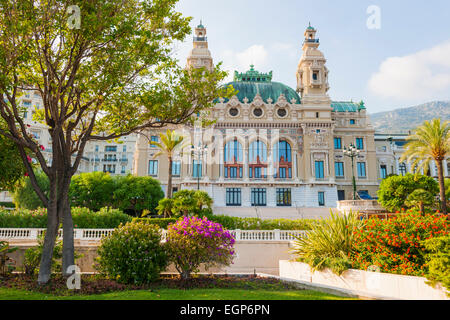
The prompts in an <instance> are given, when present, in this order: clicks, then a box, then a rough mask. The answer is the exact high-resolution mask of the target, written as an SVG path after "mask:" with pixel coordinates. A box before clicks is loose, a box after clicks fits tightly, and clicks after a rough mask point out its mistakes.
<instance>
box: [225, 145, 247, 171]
mask: <svg viewBox="0 0 450 320" xmlns="http://www.w3.org/2000/svg"><path fill="white" fill-rule="evenodd" d="M224 154H225V155H224V157H225V159H224V160H225V166H224V171H225V172H224V174H225V178H230V179H236V178H242V176H243V158H244V156H243V151H242V144H241V143H240V142H239V141H238V140H237V139H235V140H233V141H229V142H228V143H227V144H226V145H225V150H224Z"/></svg>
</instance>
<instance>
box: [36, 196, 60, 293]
mask: <svg viewBox="0 0 450 320" xmlns="http://www.w3.org/2000/svg"><path fill="white" fill-rule="evenodd" d="M56 198H57V196H56V188H54V189H53V190H51V191H50V201H49V206H48V208H47V231H46V232H45V239H44V245H43V249H42V256H41V263H40V267H39V276H38V283H39V284H40V285H43V284H46V283H48V282H49V281H50V277H51V275H52V259H53V250H54V248H55V242H56V239H57V237H58V230H59V220H60V217H59V215H58V202H57V201H56Z"/></svg>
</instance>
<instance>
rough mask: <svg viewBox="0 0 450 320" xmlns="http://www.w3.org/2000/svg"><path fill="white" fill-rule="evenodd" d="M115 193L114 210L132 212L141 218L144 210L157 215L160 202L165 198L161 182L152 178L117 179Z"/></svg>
mask: <svg viewBox="0 0 450 320" xmlns="http://www.w3.org/2000/svg"><path fill="white" fill-rule="evenodd" d="M116 179H117V180H116V189H115V191H114V208H117V209H120V210H122V211H131V212H134V213H135V215H137V216H140V215H141V214H142V212H143V211H144V210H149V211H150V212H152V213H155V212H156V210H155V208H156V207H157V206H158V202H159V200H161V199H162V198H164V192H163V190H162V189H161V185H160V183H159V181H157V180H155V179H153V178H151V177H135V176H132V175H128V176H126V177H117V178H116Z"/></svg>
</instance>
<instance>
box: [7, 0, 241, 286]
mask: <svg viewBox="0 0 450 320" xmlns="http://www.w3.org/2000/svg"><path fill="white" fill-rule="evenodd" d="M176 3H177V0H125V1H123V0H111V1H91V0H79V1H76V5H77V7H76V8H78V9H79V10H75V11H74V9H73V6H71V5H72V3H70V2H67V1H65V0H64V1H63V0H52V1H40V2H36V1H32V0H23V1H10V0H4V1H0V30H1V32H0V96H1V97H4V99H0V116H1V117H2V118H3V119H4V120H5V122H6V125H7V128H6V129H0V134H1V135H3V136H5V137H6V138H8V139H10V140H11V141H13V142H14V143H15V145H16V147H17V148H18V150H19V153H20V157H21V159H22V163H23V164H24V166H25V168H26V171H27V173H28V174H29V176H30V181H31V184H32V186H33V188H34V189H35V191H36V193H37V195H38V197H39V198H40V200H41V201H42V203H43V204H44V206H46V207H47V210H48V225H47V232H46V237H45V240H44V249H43V254H42V259H41V265H40V269H39V277H38V282H39V283H41V284H43V283H47V282H48V281H49V280H50V275H51V258H52V253H53V247H54V245H55V241H56V237H57V233H58V227H59V224H60V222H61V221H62V224H63V230H64V236H63V258H62V271H63V274H66V270H67V267H68V266H71V265H73V264H74V239H73V220H72V216H71V211H70V205H69V186H70V182H71V178H72V176H73V175H74V174H75V173H76V172H77V169H78V167H79V164H80V161H81V160H82V157H83V155H84V150H85V147H86V144H87V143H88V142H89V141H95V140H102V141H111V140H114V139H118V138H120V137H123V136H127V135H129V134H132V133H137V132H141V131H142V130H145V129H147V128H161V127H164V126H165V125H167V124H171V125H177V124H182V123H185V122H188V121H191V120H192V117H193V115H196V114H197V113H202V112H203V111H204V110H209V109H210V108H211V107H212V106H213V101H214V99H215V98H218V97H225V98H227V97H229V94H231V93H234V92H233V89H232V88H222V87H221V86H220V82H221V81H222V80H223V79H224V78H225V77H226V72H223V71H221V70H220V67H219V66H217V67H216V68H215V69H214V70H212V71H211V72H209V71H207V70H206V69H204V68H200V69H189V70H186V69H183V68H180V67H178V66H177V64H176V62H175V61H174V60H173V59H172V58H171V57H172V48H173V43H174V42H175V41H182V40H183V39H184V38H185V37H186V36H187V35H188V34H189V33H190V28H189V21H190V18H185V17H183V16H182V14H181V13H179V12H176V11H175V6H176ZM69 6H70V8H69ZM77 11H79V15H78V12H77ZM78 22H79V23H78ZM26 90H29V91H34V92H35V93H36V94H39V95H40V96H41V97H42V99H43V106H42V108H41V109H40V110H39V111H38V112H37V113H36V117H35V119H36V121H39V122H41V123H42V124H45V125H46V126H47V127H48V132H49V134H50V137H51V141H52V143H51V144H52V152H53V154H52V164H51V166H50V165H48V164H47V163H46V160H45V158H44V155H43V153H42V150H41V148H40V145H39V142H38V141H36V140H35V139H33V137H32V136H31V135H30V134H29V132H28V128H27V126H26V124H25V123H24V120H23V118H22V107H21V105H20V98H21V96H22V95H23V94H24V91H26ZM28 151H29V153H30V156H31V157H33V158H35V159H36V161H37V162H38V164H39V166H40V167H41V170H42V171H43V172H44V173H45V174H46V175H47V176H48V178H49V181H50V191H49V194H45V192H44V190H42V189H41V188H40V186H39V184H38V182H37V179H36V175H35V173H34V170H33V168H32V166H31V164H30V163H29V162H28V161H27V157H26V156H27V155H26V152H28Z"/></svg>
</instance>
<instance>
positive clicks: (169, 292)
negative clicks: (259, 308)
mask: <svg viewBox="0 0 450 320" xmlns="http://www.w3.org/2000/svg"><path fill="white" fill-rule="evenodd" d="M0 300H351V299H348V298H342V297H337V296H333V295H330V294H326V293H321V292H316V291H311V290H267V289H258V290H245V289H189V290H183V289H160V290H134V291H120V292H110V293H104V294H98V295H69V296H57V295H53V294H48V293H41V292H32V291H26V290H19V289H11V288H0Z"/></svg>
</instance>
